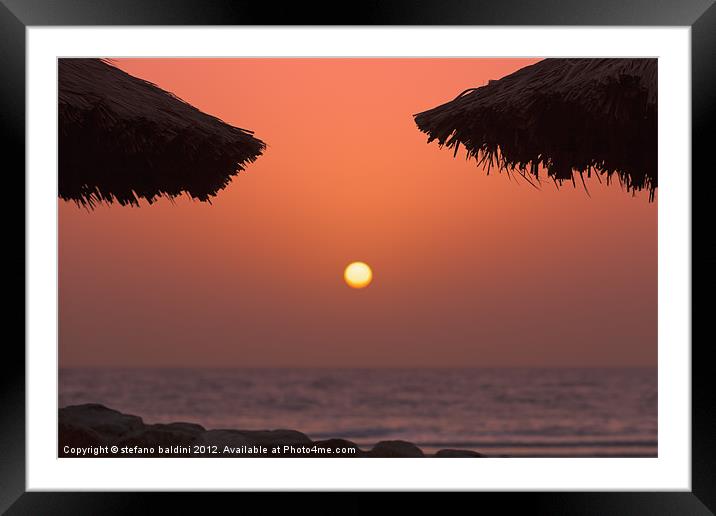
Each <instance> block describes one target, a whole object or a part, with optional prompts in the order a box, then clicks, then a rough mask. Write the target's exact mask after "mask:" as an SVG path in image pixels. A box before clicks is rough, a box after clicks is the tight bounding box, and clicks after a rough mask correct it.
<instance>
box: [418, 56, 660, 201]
mask: <svg viewBox="0 0 716 516" xmlns="http://www.w3.org/2000/svg"><path fill="white" fill-rule="evenodd" d="M656 78H657V62H656V59H545V60H543V61H540V62H539V63H536V64H534V65H531V66H527V67H525V68H522V69H520V70H518V71H517V72H515V73H513V74H510V75H507V76H505V77H503V78H502V79H500V80H497V81H489V83H488V84H487V85H486V86H482V87H479V88H471V89H469V90H466V91H465V92H463V93H461V94H460V95H458V97H457V98H456V99H455V100H453V101H451V102H448V103H446V104H443V105H441V106H438V107H436V108H434V109H431V110H429V111H425V112H423V113H419V114H417V115H415V123H416V124H417V125H418V127H419V128H420V130H421V131H423V132H425V133H427V134H428V136H429V138H428V142H431V141H433V140H437V141H438V143H439V144H440V146H443V145H446V146H447V147H449V148H454V152H455V154H457V151H458V148H459V146H460V144H462V145H463V146H464V147H465V148H466V150H467V156H468V158H469V157H473V158H475V159H476V160H478V162H479V163H487V166H488V173H489V170H490V166H492V165H495V166H497V168H498V169H499V170H506V171H508V173H509V172H511V171H517V172H518V173H520V174H521V175H522V177H524V178H526V179H527V180H529V178H530V176H532V177H534V178H536V179H537V180H538V181H539V169H540V168H544V169H546V171H547V175H548V176H549V177H551V178H552V179H553V180H554V181H555V182H557V183H560V184H561V183H562V182H563V181H564V180H571V181H573V182H574V174H575V173H577V174H579V175H580V177H581V178H582V180H583V179H584V178H583V174H584V173H586V174H587V176H590V175H591V172H592V171H593V170H594V171H596V172H597V173H599V174H605V175H606V177H607V180H609V179H610V178H611V176H612V174H615V173H616V174H617V176H618V177H619V178H620V180H621V181H622V183H623V184H624V185H625V186H626V187H627V189H629V190H631V191H635V190H641V189H643V188H645V189H647V190H649V198H650V200H651V199H653V198H654V191H655V189H656V187H657V179H658V175H657V120H656V118H657V116H656V115H657V83H656ZM530 182H531V181H530Z"/></svg>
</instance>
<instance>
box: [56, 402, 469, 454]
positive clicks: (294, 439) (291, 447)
mask: <svg viewBox="0 0 716 516" xmlns="http://www.w3.org/2000/svg"><path fill="white" fill-rule="evenodd" d="M58 431H59V440H58V441H59V450H58V454H59V456H60V457H344V458H345V457H395V458H410V457H426V455H425V454H424V453H423V451H422V450H421V449H420V448H418V447H417V446H416V445H415V444H413V443H409V442H407V441H381V442H379V443H377V444H376V445H375V446H373V448H372V449H370V450H361V449H360V448H359V447H358V445H356V444H355V443H354V442H351V441H347V440H345V439H324V440H320V441H312V440H311V439H310V438H309V437H308V436H307V435H305V434H303V433H301V432H298V431H296V430H283V429H281V430H229V429H217V430H207V429H205V428H204V427H203V426H201V425H197V424H194V423H181V422H179V423H169V424H151V425H147V424H145V423H144V422H143V421H142V418H140V417H138V416H132V415H128V414H123V413H121V412H118V411H116V410H113V409H110V408H107V407H105V406H104V405H100V404H95V403H93V404H86V405H72V406H69V407H64V408H61V409H60V410H59V426H58ZM113 446H114V447H116V448H117V449H118V451H114V452H113V451H112V450H111V447H113ZM123 449H124V450H127V451H126V452H125V451H123ZM434 456H435V457H483V455H482V454H479V453H477V452H473V451H470V450H440V451H439V452H437V453H436V454H435V455H434Z"/></svg>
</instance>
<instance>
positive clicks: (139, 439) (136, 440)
mask: <svg viewBox="0 0 716 516" xmlns="http://www.w3.org/2000/svg"><path fill="white" fill-rule="evenodd" d="M204 432H205V430H204V427H202V426H201V425H194V424H190V423H170V424H168V425H162V424H157V425H148V426H144V428H141V429H139V430H137V431H136V432H132V433H131V434H129V435H128V436H126V437H123V438H121V439H119V441H117V445H118V446H122V445H125V444H126V445H130V446H135V445H136V446H154V447H157V446H187V445H191V444H195V443H197V442H198V441H199V439H200V437H201V435H202V434H203V433H204Z"/></svg>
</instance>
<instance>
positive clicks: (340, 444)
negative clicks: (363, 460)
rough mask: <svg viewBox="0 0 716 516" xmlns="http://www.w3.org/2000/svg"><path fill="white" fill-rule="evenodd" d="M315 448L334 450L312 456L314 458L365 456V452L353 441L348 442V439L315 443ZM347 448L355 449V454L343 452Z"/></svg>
mask: <svg viewBox="0 0 716 516" xmlns="http://www.w3.org/2000/svg"><path fill="white" fill-rule="evenodd" d="M313 444H314V445H315V446H318V447H319V448H328V449H329V450H332V452H331V453H315V454H313V455H311V456H312V457H342V458H346V457H363V456H364V455H365V452H364V451H363V450H361V449H360V448H359V447H358V445H357V444H356V443H354V442H352V441H347V440H346V439H326V440H323V441H316V442H315V443H313ZM346 448H354V449H355V452H353V453H351V452H345V451H341V450H345V449H346Z"/></svg>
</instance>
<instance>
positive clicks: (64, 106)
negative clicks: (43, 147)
mask: <svg viewBox="0 0 716 516" xmlns="http://www.w3.org/2000/svg"><path fill="white" fill-rule="evenodd" d="M58 119H59V127H58V130H59V174H58V175H59V177H58V182H59V184H58V187H59V188H58V190H59V192H58V194H59V197H60V198H62V199H65V200H74V201H75V202H77V203H78V204H80V205H84V206H89V207H93V206H94V205H95V204H96V203H98V202H102V201H106V202H110V203H111V202H113V201H116V202H118V203H119V204H121V205H126V204H133V205H137V204H139V199H145V200H146V201H148V202H149V203H151V202H153V201H155V200H156V199H157V198H158V197H169V198H174V197H176V196H178V195H181V194H183V193H187V194H189V195H190V196H191V197H193V198H195V199H199V200H201V201H210V198H211V197H212V196H215V195H216V194H217V192H218V191H219V190H221V189H223V188H224V187H226V185H227V184H228V183H229V182H230V181H231V178H232V176H234V175H236V174H238V173H239V172H240V171H241V170H244V168H245V166H246V165H247V164H248V163H251V162H253V161H255V160H256V159H257V158H258V156H260V155H261V153H262V152H263V150H264V149H265V147H266V145H265V144H264V142H262V141H261V140H259V139H257V138H255V137H254V136H253V133H252V132H251V131H247V130H245V129H241V128H239V127H234V126H231V125H229V124H227V123H225V122H223V121H222V120H220V119H218V118H216V117H214V116H211V115H208V114H206V113H204V112H202V111H200V110H198V109H196V108H195V107H193V106H191V105H190V104H188V103H186V102H184V101H183V100H181V99H179V98H177V97H176V96H174V95H173V94H171V93H169V92H167V91H164V90H162V89H161V88H159V87H157V86H156V85H154V84H152V83H150V82H148V81H145V80H142V79H139V78H137V77H134V76H132V75H129V74H127V73H126V72H124V71H122V70H120V69H118V68H116V67H115V66H112V65H111V64H110V63H108V62H107V61H105V60H102V59H75V58H72V59H67V58H63V59H59V60H58Z"/></svg>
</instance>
